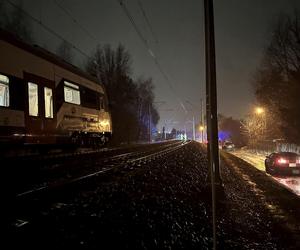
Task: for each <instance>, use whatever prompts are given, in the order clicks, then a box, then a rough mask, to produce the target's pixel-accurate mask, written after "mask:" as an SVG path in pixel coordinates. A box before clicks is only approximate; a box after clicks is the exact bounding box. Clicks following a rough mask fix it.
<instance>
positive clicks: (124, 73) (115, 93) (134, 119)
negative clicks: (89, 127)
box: [86, 45, 159, 142]
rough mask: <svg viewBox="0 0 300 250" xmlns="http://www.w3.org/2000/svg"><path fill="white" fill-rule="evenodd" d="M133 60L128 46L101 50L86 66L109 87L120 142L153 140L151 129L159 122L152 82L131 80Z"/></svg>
mask: <svg viewBox="0 0 300 250" xmlns="http://www.w3.org/2000/svg"><path fill="white" fill-rule="evenodd" d="M131 62H132V59H131V56H130V54H129V52H128V51H127V50H126V49H125V48H124V46H122V45H119V46H118V47H117V48H116V49H113V48H112V47H111V46H110V45H105V46H103V47H101V46H98V47H97V49H96V51H95V52H94V53H93V55H92V56H91V57H90V59H89V60H88V62H87V64H86V71H87V72H88V73H89V74H91V75H93V76H95V77H97V78H98V80H99V81H100V82H101V83H103V84H104V85H105V87H106V91H107V94H108V99H109V106H110V111H111V114H112V122H113V138H114V141H116V142H131V141H138V140H143V141H145V140H149V138H150V133H152V131H150V128H154V127H155V126H156V124H157V123H158V121H159V114H158V112H157V110H156V108H155V106H154V92H153V90H154V85H153V82H152V79H151V78H148V79H144V78H142V77H140V78H139V79H138V80H136V81H135V80H133V78H132V77H131Z"/></svg>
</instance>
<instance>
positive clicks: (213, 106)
mask: <svg viewBox="0 0 300 250" xmlns="http://www.w3.org/2000/svg"><path fill="white" fill-rule="evenodd" d="M204 17H205V66H206V105H207V106H206V110H207V112H206V114H207V117H206V119H207V130H208V133H207V136H208V148H207V154H208V160H209V165H210V177H211V190H212V217H213V249H216V247H217V240H216V236H217V234H216V228H217V226H216V184H217V185H218V186H220V185H221V184H222V180H221V177H220V170H219V167H220V166H219V138H218V118H217V85H216V61H215V35H214V10H213V0H204Z"/></svg>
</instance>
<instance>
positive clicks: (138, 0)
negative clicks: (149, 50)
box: [137, 0, 158, 43]
mask: <svg viewBox="0 0 300 250" xmlns="http://www.w3.org/2000/svg"><path fill="white" fill-rule="evenodd" d="M137 2H138V5H139V8H140V10H141V11H142V13H143V17H144V19H145V21H146V23H147V25H148V28H149V30H150V32H151V34H152V36H153V38H154V41H155V42H156V43H158V39H157V36H156V35H155V33H154V31H153V28H152V25H151V23H150V21H149V19H148V17H147V15H146V11H145V9H144V7H143V5H142V2H141V1H140V0H137Z"/></svg>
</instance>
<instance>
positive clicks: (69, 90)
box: [64, 81, 80, 105]
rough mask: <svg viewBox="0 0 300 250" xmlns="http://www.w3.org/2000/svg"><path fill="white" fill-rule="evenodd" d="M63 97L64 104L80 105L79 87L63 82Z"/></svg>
mask: <svg viewBox="0 0 300 250" xmlns="http://www.w3.org/2000/svg"><path fill="white" fill-rule="evenodd" d="M64 83H65V86H64V96H65V102H69V103H74V104H78V105H80V91H79V86H78V85H75V84H73V83H69V82H67V81H65V82H64Z"/></svg>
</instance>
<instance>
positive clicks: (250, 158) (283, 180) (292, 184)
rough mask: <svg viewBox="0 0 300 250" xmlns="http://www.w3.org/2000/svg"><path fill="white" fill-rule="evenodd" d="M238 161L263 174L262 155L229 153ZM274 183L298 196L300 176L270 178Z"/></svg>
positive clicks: (263, 158)
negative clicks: (246, 163)
mask: <svg viewBox="0 0 300 250" xmlns="http://www.w3.org/2000/svg"><path fill="white" fill-rule="evenodd" d="M229 153H231V154H233V155H235V156H237V157H238V158H240V159H243V160H244V161H246V162H248V163H249V164H251V165H252V166H253V167H255V168H257V169H258V170H260V171H262V172H265V163H264V162H265V159H266V155H264V154H262V153H254V152H251V151H249V150H235V151H231V152H229ZM269 177H271V178H273V179H274V180H275V181H277V182H278V183H280V184H281V185H283V186H284V187H285V188H287V189H288V190H290V191H292V192H293V193H295V194H297V195H298V196H300V176H271V175H269Z"/></svg>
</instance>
